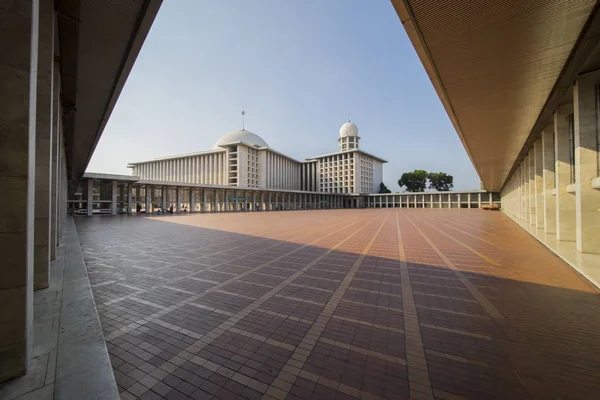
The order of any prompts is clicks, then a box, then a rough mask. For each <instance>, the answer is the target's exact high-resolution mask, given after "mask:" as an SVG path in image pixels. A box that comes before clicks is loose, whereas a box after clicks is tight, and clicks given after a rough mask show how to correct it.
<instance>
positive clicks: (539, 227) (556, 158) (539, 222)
mask: <svg viewBox="0 0 600 400" xmlns="http://www.w3.org/2000/svg"><path fill="white" fill-rule="evenodd" d="M599 83H600V72H598V71H596V72H592V73H588V74H585V75H581V76H579V77H578V79H577V81H576V82H575V84H574V86H573V89H572V90H573V104H567V105H563V106H561V107H559V108H557V109H556V110H555V112H554V115H553V118H552V120H551V121H550V123H549V124H548V126H546V127H545V128H544V129H543V130H542V132H541V135H540V137H539V138H538V139H537V140H536V141H535V142H534V143H533V146H532V147H531V148H530V150H529V152H528V153H527V155H526V156H525V157H524V159H523V160H522V161H521V162H520V164H519V165H518V167H517V168H516V170H515V172H514V173H513V175H512V176H511V177H510V179H509V180H508V181H507V184H506V185H505V187H504V189H503V191H502V206H503V209H504V210H505V212H507V213H508V214H509V215H511V216H512V217H514V218H516V219H518V220H520V221H522V222H524V223H526V224H527V226H528V227H529V229H530V230H531V231H532V232H536V233H537V231H543V232H544V233H546V234H549V235H556V239H557V240H558V241H563V242H574V243H575V245H576V248H577V250H578V251H580V252H586V253H600V177H599V176H600V173H599V168H600V158H599V152H598V148H599V144H600V136H599V128H598V115H599V108H598V101H599V100H600V95H599V94H600V91H599V86H598V84H599Z"/></svg>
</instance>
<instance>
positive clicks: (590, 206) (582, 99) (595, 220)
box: [573, 72, 600, 253]
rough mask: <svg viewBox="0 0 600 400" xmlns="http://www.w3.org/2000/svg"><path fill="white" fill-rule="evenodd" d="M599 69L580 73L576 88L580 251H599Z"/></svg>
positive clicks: (577, 199) (577, 213)
mask: <svg viewBox="0 0 600 400" xmlns="http://www.w3.org/2000/svg"><path fill="white" fill-rule="evenodd" d="M599 75H600V74H599V73H598V72H595V73H590V74H586V75H583V76H580V77H579V78H578V79H577V81H576V82H575V88H574V90H573V103H574V114H575V115H574V121H575V187H576V189H575V190H576V191H575V210H576V214H575V215H576V219H575V223H576V231H575V237H576V244H577V250H579V251H581V252H584V253H600V191H598V190H596V189H594V188H593V187H592V180H593V179H594V178H596V177H598V175H599V173H598V170H599V166H598V162H599V159H598V145H599V143H598V140H600V137H599V136H598V104H597V101H598V87H597V85H596V84H597V83H598V82H599V81H600V76H599Z"/></svg>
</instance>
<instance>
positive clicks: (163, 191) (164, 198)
mask: <svg viewBox="0 0 600 400" xmlns="http://www.w3.org/2000/svg"><path fill="white" fill-rule="evenodd" d="M160 195H161V199H160V208H161V209H162V211H163V212H164V211H165V210H166V209H167V208H169V207H167V203H168V202H169V188H168V187H166V186H162V187H161V188H160Z"/></svg>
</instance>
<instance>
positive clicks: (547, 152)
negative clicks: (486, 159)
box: [516, 126, 556, 233]
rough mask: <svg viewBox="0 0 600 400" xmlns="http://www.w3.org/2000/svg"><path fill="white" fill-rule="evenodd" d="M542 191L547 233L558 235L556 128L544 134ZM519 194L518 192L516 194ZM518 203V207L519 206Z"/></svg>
mask: <svg viewBox="0 0 600 400" xmlns="http://www.w3.org/2000/svg"><path fill="white" fill-rule="evenodd" d="M542 167H543V171H542V190H543V209H544V212H543V216H544V230H545V232H546V233H556V198H555V197H554V195H553V194H552V189H554V182H555V177H554V127H553V126H550V127H547V128H545V129H544V130H543V132H542ZM516 193H517V194H518V191H517V192H516ZM518 203H519V202H518V201H517V205H518Z"/></svg>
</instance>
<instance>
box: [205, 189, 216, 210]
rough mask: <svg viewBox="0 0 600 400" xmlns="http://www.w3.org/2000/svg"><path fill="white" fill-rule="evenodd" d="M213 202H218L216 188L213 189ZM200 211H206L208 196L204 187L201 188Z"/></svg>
mask: <svg viewBox="0 0 600 400" xmlns="http://www.w3.org/2000/svg"><path fill="white" fill-rule="evenodd" d="M215 204H218V203H217V191H216V190H215ZM201 211H208V196H207V195H206V189H202V209H201Z"/></svg>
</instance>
